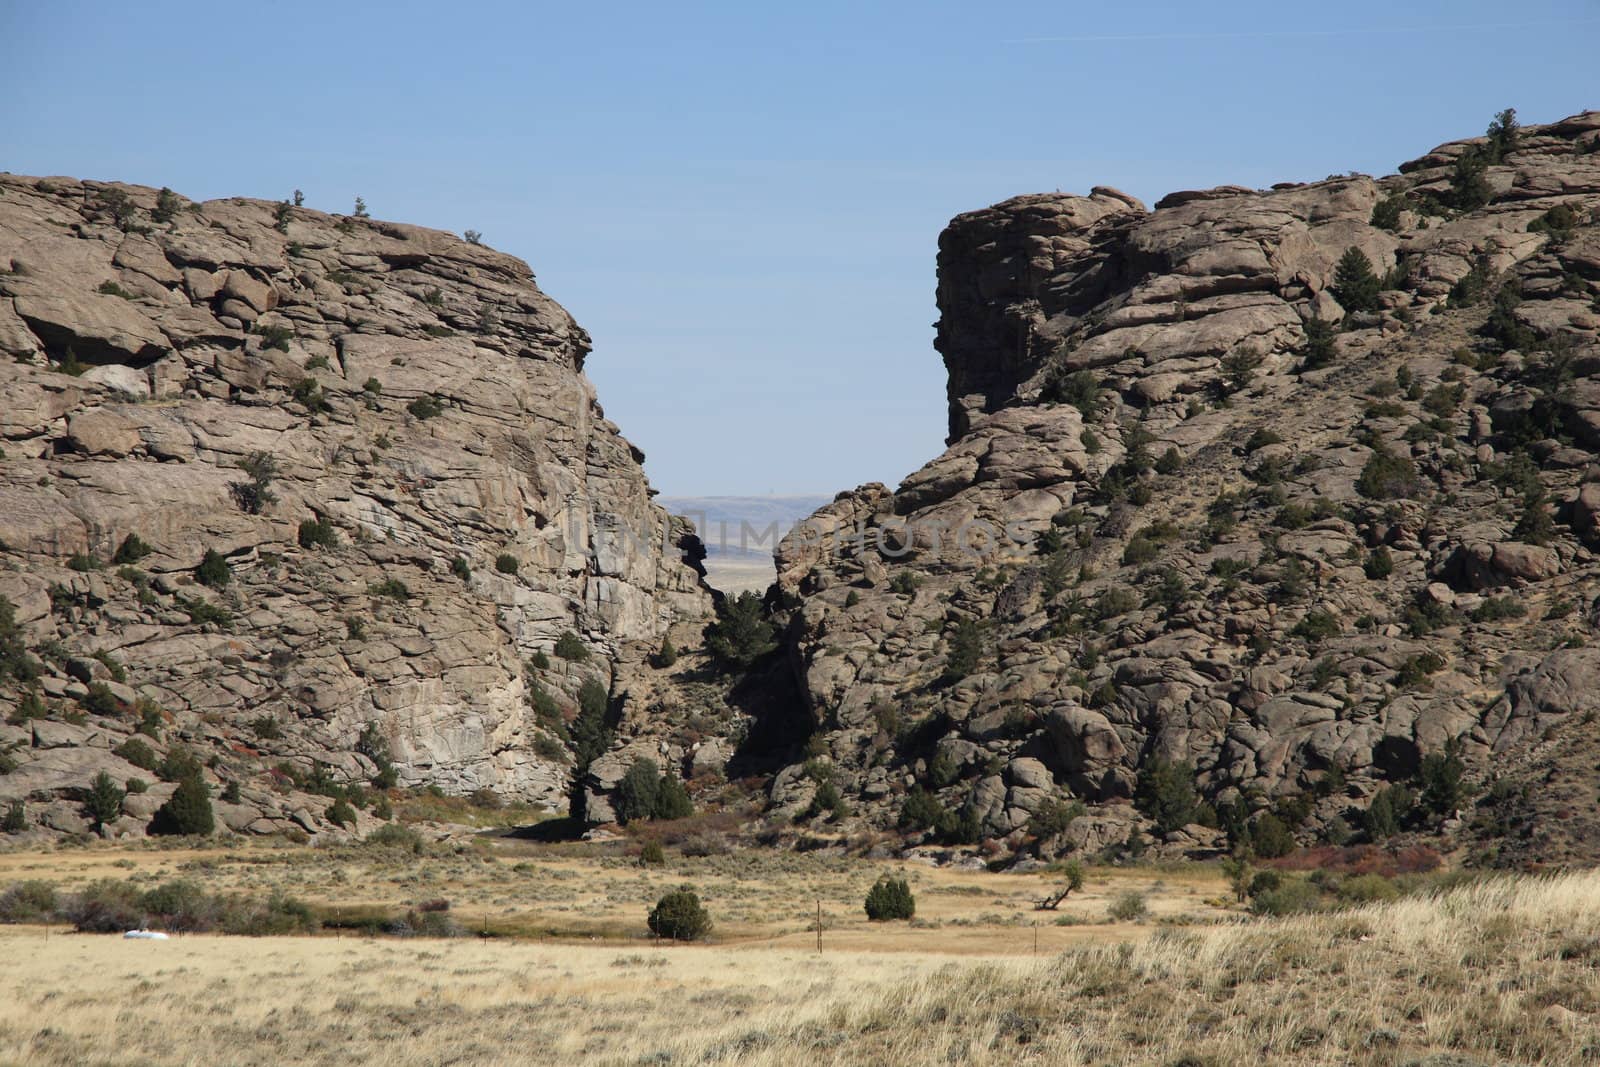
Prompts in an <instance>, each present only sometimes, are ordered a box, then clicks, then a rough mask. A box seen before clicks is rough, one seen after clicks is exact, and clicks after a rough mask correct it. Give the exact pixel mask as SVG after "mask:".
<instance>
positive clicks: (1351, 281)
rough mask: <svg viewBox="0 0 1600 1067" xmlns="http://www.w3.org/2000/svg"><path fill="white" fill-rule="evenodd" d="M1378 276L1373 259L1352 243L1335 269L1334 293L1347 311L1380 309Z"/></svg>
mask: <svg viewBox="0 0 1600 1067" xmlns="http://www.w3.org/2000/svg"><path fill="white" fill-rule="evenodd" d="M1380 288H1381V286H1380V283H1379V281H1378V276H1377V274H1375V273H1374V272H1373V270H1372V260H1370V259H1368V258H1367V254H1366V253H1365V252H1363V251H1361V249H1359V248H1356V247H1355V246H1354V245H1352V246H1351V247H1350V248H1348V249H1346V250H1345V253H1344V255H1343V256H1341V257H1340V258H1339V264H1338V266H1336V267H1335V268H1334V269H1333V286H1332V289H1333V295H1334V296H1336V297H1338V298H1339V303H1341V304H1343V305H1344V308H1345V310H1346V311H1357V312H1359V311H1376V310H1378V293H1379V291H1380Z"/></svg>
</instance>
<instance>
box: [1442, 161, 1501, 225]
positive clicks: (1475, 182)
mask: <svg viewBox="0 0 1600 1067" xmlns="http://www.w3.org/2000/svg"><path fill="white" fill-rule="evenodd" d="M1487 166H1488V164H1487V161H1486V160H1485V159H1484V154H1483V153H1482V152H1480V151H1478V150H1477V149H1475V148H1468V149H1466V150H1465V151H1463V152H1462V153H1461V154H1460V155H1459V156H1457V157H1456V162H1455V166H1454V168H1453V169H1452V170H1451V173H1450V203H1451V206H1453V207H1455V208H1456V209H1458V210H1460V211H1476V210H1478V209H1479V208H1480V207H1483V206H1484V205H1485V204H1487V203H1488V202H1489V201H1490V200H1491V199H1492V198H1493V197H1494V188H1493V187H1492V186H1491V185H1490V184H1489V179H1488V176H1487V175H1486V174H1485V170H1486V169H1487Z"/></svg>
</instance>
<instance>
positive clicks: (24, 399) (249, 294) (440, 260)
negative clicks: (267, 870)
mask: <svg viewBox="0 0 1600 1067" xmlns="http://www.w3.org/2000/svg"><path fill="white" fill-rule="evenodd" d="M588 351H589V338H588V336H587V335H586V334H585V333H584V331H583V330H582V329H581V328H580V327H579V326H578V325H577V324H576V323H575V322H573V320H572V318H571V317H570V316H569V315H568V314H567V313H566V312H565V311H564V310H563V309H562V308H561V307H559V306H558V305H557V304H556V303H555V302H554V301H552V300H550V299H549V298H548V297H546V296H545V295H544V294H543V293H541V292H540V291H539V289H538V288H537V286H536V285H535V283H534V278H533V274H532V272H531V271H530V270H529V269H528V267H527V266H526V265H525V264H524V263H522V262H521V261H519V260H517V259H514V258H513V257H511V256H508V255H504V254H501V253H499V252H495V251H493V250H491V249H489V248H487V247H484V246H482V245H481V244H478V243H475V242H469V241H464V240H461V239H458V238H456V237H454V236H453V235H450V234H446V233H441V232H438V231H433V230H426V229H422V228H419V227H415V226H405V225H398V224H394V223H389V222H380V221H378V220H375V219H371V218H367V217H364V216H362V217H356V216H349V217H340V216H331V215H327V214H323V213H322V212H318V211H312V210H309V209H306V208H303V207H296V206H293V205H292V204H289V203H284V204H273V203H269V202H262V201H256V200H241V199H234V200H219V201H210V202H206V203H191V202H188V201H186V200H183V199H182V198H181V197H178V196H176V195H174V194H172V193H171V192H170V191H167V190H162V191H159V192H158V191H156V190H153V189H146V188H140V187H134V186H126V185H116V184H105V183H99V182H89V181H76V180H72V179H64V178H44V179H36V178H23V177H16V176H11V175H0V357H3V358H0V447H3V450H4V451H3V456H4V458H3V459H0V596H3V597H4V598H6V600H7V601H9V602H10V604H11V605H13V606H14V609H15V610H14V612H13V613H12V614H13V616H14V619H15V622H16V624H17V626H18V627H20V630H18V629H16V628H15V627H13V628H9V629H8V630H7V634H5V635H0V637H4V636H8V637H9V640H10V644H11V648H12V651H13V652H14V653H16V654H15V655H13V656H11V657H10V659H9V662H10V664H11V667H12V669H10V670H6V669H0V719H4V720H6V721H7V724H6V725H0V747H3V748H4V749H5V750H6V752H7V753H8V754H7V755H6V756H5V759H6V762H7V766H9V767H10V768H11V769H10V772H9V773H7V774H4V775H0V800H9V799H14V798H20V799H24V800H25V801H26V805H25V810H26V818H27V820H28V824H29V825H30V826H48V827H51V828H54V829H57V830H63V831H71V830H80V829H83V828H84V825H85V824H84V823H83V821H82V819H81V818H80V816H79V814H78V811H79V807H78V805H77V804H76V803H74V802H71V800H70V798H72V797H74V796H75V795H76V794H77V792H78V791H79V790H81V789H82V788H83V787H85V786H86V785H87V784H88V781H89V779H90V778H91V777H92V776H93V775H94V773H95V772H97V771H100V770H106V771H108V772H109V773H111V775H112V777H113V778H114V779H115V780H116V781H118V782H122V781H125V780H126V779H128V778H131V777H137V776H140V775H143V777H145V778H146V779H150V778H152V777H153V776H152V775H151V774H150V773H149V771H148V770H141V769H140V768H139V767H136V766H134V765H133V764H131V763H129V762H128V760H127V759H126V758H124V757H123V755H119V754H118V753H126V752H127V751H128V750H127V749H126V748H125V747H124V744H125V742H127V741H128V740H129V739H130V738H131V737H133V736H134V735H135V732H136V731H142V732H141V733H140V734H139V737H140V740H141V741H142V742H143V743H145V744H146V745H147V747H148V748H150V749H151V750H152V752H153V753H154V755H155V756H156V757H157V758H158V759H159V758H160V757H162V756H163V754H164V753H165V751H166V750H167V749H168V748H169V747H170V746H174V745H184V746H187V747H188V748H190V749H191V750H193V751H194V752H195V753H196V754H198V755H199V756H200V757H201V758H202V759H204V760H206V761H207V762H208V763H209V764H210V769H209V770H208V772H207V776H208V778H209V779H210V780H211V783H212V785H213V787H214V789H217V790H219V791H221V792H223V793H224V794H225V795H226V797H227V798H229V799H227V800H226V802H223V803H220V804H219V810H220V813H221V816H222V819H223V821H224V822H225V823H226V824H227V825H228V826H229V827H231V828H233V829H238V830H250V831H273V830H282V829H295V828H298V829H305V830H321V829H324V828H326V822H325V820H324V818H323V809H324V808H325V807H327V806H328V801H327V799H326V798H325V797H320V796H309V795H308V794H307V791H306V781H307V780H308V779H309V780H312V781H314V782H324V781H330V780H331V781H333V782H341V783H365V782H367V781H368V780H370V779H372V778H373V777H374V776H375V775H379V776H381V772H382V771H383V768H384V766H388V765H392V767H393V770H392V771H391V772H389V774H390V776H391V777H397V778H398V782H399V783H400V784H401V785H412V786H420V785H431V786H437V787H439V788H441V789H443V790H444V791H446V792H450V793H466V792H471V791H474V790H477V789H489V790H493V791H495V792H496V793H498V794H500V795H502V796H504V797H506V798H509V799H516V800H520V801H524V802H529V803H541V804H545V805H548V806H551V807H562V808H564V807H565V804H566V799H565V797H566V793H567V789H568V778H569V776H570V766H569V764H570V754H569V752H568V750H567V745H566V742H565V740H564V738H565V727H564V720H565V719H568V718H570V717H571V716H572V715H573V713H574V707H575V698H576V694H577V692H578V690H579V688H580V686H581V685H582V683H583V682H584V681H585V680H589V679H593V680H596V681H598V682H599V683H600V684H601V685H602V686H604V687H605V688H606V689H608V690H609V689H611V688H612V687H613V685H614V682H615V679H614V678H613V673H614V672H613V669H612V664H613V662H615V661H619V660H620V659H625V658H627V655H628V654H629V651H630V650H631V649H633V648H634V647H635V646H638V647H647V648H654V647H656V646H657V645H658V644H659V643H660V640H661V637H662V635H663V634H665V633H666V632H667V631H668V630H669V629H670V628H671V627H672V626H674V625H677V624H681V623H693V622H696V621H697V620H699V619H701V618H702V617H704V616H705V615H706V614H707V613H708V612H709V609H710V598H709V593H708V591H707V589H706V588H705V587H704V585H703V583H702V582H701V581H700V576H699V574H698V573H697V570H696V568H695V567H694V565H693V564H692V562H685V555H686V553H689V554H690V557H691V560H692V559H693V555H692V553H693V550H694V548H695V543H694V541H693V535H692V532H691V531H690V530H689V528H688V527H687V525H686V524H684V523H682V522H681V521H679V520H674V519H671V518H670V517H669V516H668V515H667V514H666V513H665V512H664V511H663V510H662V509H661V508H659V507H657V506H655V505H654V504H652V502H651V499H650V497H651V493H652V491H651V490H650V489H649V487H648V485H647V483H646V481H645V478H644V474H643V472H642V470H641V468H640V463H641V462H642V460H643V456H642V454H641V453H640V452H639V451H638V450H637V449H635V448H633V447H632V446H631V445H630V444H629V443H628V442H627V441H626V440H624V439H623V438H622V437H621V436H620V435H619V433H618V431H617V428H616V427H615V426H614V425H613V424H612V423H610V422H609V421H607V420H606V418H605V417H604V414H603V412H602V410H601V408H600V406H599V404H598V403H597V401H596V398H595V393H594V390H593V388H592V386H591V385H590V383H589V382H588V380H587V379H586V378H585V377H584V375H583V361H584V358H585V355H586V354H587V353H588ZM0 607H3V604H0ZM5 621H6V620H3V619H0V624H3V623H4V622H5ZM0 628H4V627H3V625H0ZM563 635H569V637H568V641H567V642H566V643H565V644H564V645H563V647H562V649H561V651H563V652H565V653H566V656H565V657H564V658H563V657H560V656H556V655H554V651H555V647H556V644H557V642H558V640H559V639H560V638H561V637H562V636H563ZM574 638H575V639H576V644H574V643H573V639H574ZM24 650H26V651H24ZM634 658H635V659H637V657H636V656H635V657H634ZM530 661H533V662H534V663H536V664H539V666H534V667H530V666H529V663H530ZM19 664H21V666H20V667H19V666H18V665H19ZM29 664H31V666H30V665H29ZM546 664H548V665H546ZM41 668H42V673H41V676H40V677H38V678H37V679H36V680H35V679H32V678H31V677H30V676H31V675H32V674H33V673H35V671H36V670H39V669H41ZM532 687H537V688H538V689H539V690H540V691H541V692H542V694H543V696H542V697H540V699H538V700H535V699H534V695H535V694H534V693H533V691H532ZM536 705H542V707H536ZM145 762H148V760H146V761H145ZM230 785H231V786H232V788H229V787H230ZM171 789H172V786H171V785H170V784H156V785H154V786H152V788H151V789H150V791H149V793H148V794H144V795H138V796H130V797H129V798H128V801H127V807H128V815H127V816H126V817H125V818H124V819H122V820H121V821H120V822H118V823H116V824H115V825H114V826H113V829H114V830H116V831H127V832H135V833H137V832H141V830H142V827H143V824H144V821H145V819H146V818H147V817H148V814H149V811H150V810H153V807H154V805H156V804H159V803H160V801H161V800H162V799H163V798H164V796H165V795H166V794H167V793H169V792H170V791H171ZM359 819H360V821H361V823H362V824H363V825H367V824H370V817H369V816H368V815H367V814H365V813H361V814H360V815H359Z"/></svg>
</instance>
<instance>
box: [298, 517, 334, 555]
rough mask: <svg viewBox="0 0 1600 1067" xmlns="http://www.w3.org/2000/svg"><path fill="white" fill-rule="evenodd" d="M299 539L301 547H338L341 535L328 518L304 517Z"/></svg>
mask: <svg viewBox="0 0 1600 1067" xmlns="http://www.w3.org/2000/svg"><path fill="white" fill-rule="evenodd" d="M299 540H300V547H301V548H337V547H339V535H338V533H337V532H335V530H334V528H333V523H331V522H329V521H328V520H327V519H322V518H317V519H302V520H301V521H300V532H299Z"/></svg>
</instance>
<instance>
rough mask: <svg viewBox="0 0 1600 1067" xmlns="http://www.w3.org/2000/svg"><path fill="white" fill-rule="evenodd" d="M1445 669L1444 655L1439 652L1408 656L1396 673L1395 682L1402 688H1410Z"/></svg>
mask: <svg viewBox="0 0 1600 1067" xmlns="http://www.w3.org/2000/svg"><path fill="white" fill-rule="evenodd" d="M1443 669H1444V657H1443V656H1441V655H1439V654H1438V653H1437V652H1423V653H1420V654H1418V655H1415V656H1407V657H1406V658H1405V660H1404V661H1402V662H1401V664H1400V669H1399V670H1397V671H1395V673H1394V684H1395V685H1396V686H1397V687H1398V688H1401V689H1410V688H1412V687H1413V686H1416V685H1420V684H1421V683H1422V682H1424V681H1426V680H1427V678H1428V676H1429V675H1430V674H1437V673H1439V672H1440V671H1441V670H1443Z"/></svg>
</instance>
